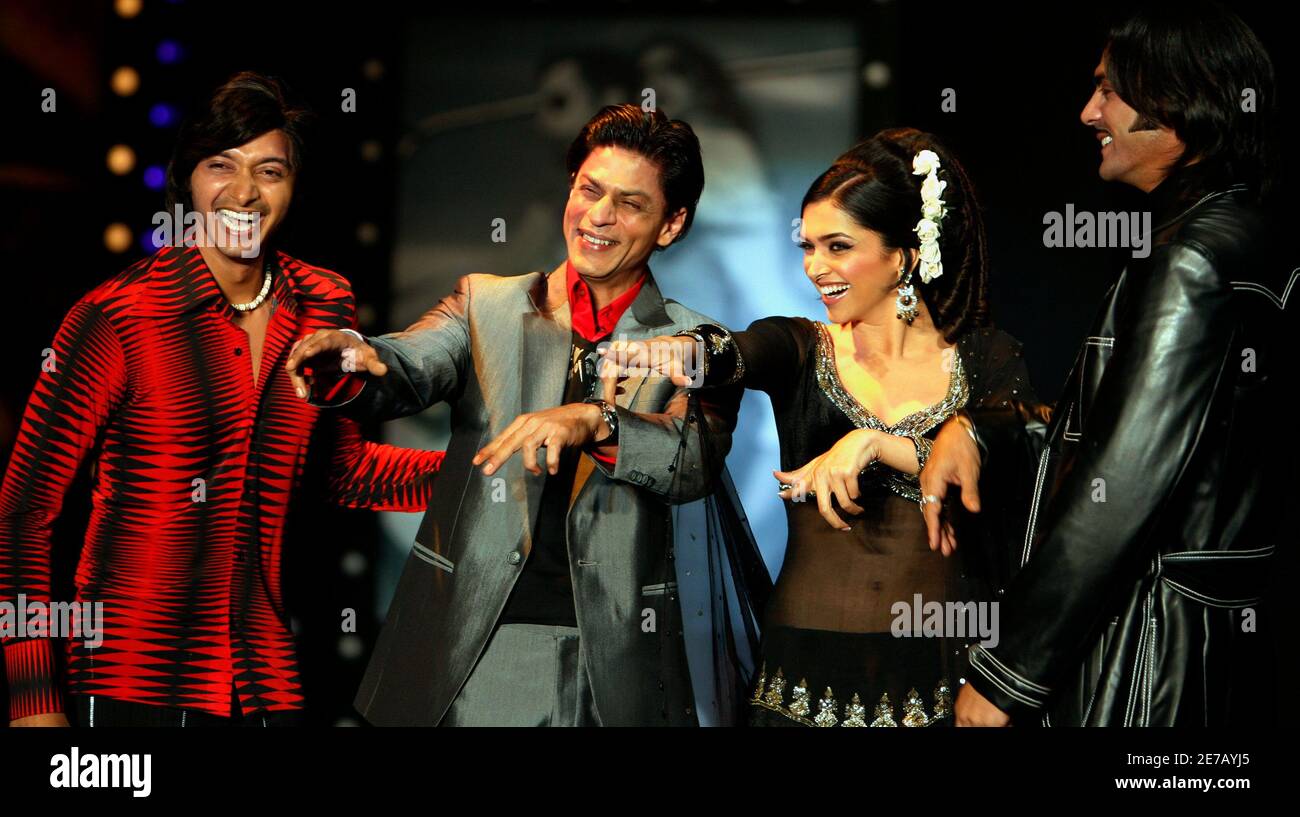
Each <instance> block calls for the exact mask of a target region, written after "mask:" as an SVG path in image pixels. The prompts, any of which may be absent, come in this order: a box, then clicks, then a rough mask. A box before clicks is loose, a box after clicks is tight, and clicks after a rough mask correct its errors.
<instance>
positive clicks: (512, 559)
mask: <svg viewBox="0 0 1300 817" xmlns="http://www.w3.org/2000/svg"><path fill="white" fill-rule="evenodd" d="M523 560H524V557H523V556H520V555H519V551H517V550H512V551H510V555H509V556H507V557H506V561H507V562H509V563H510V564H512V565H517V564H519V563H520V562H522V561H523Z"/></svg>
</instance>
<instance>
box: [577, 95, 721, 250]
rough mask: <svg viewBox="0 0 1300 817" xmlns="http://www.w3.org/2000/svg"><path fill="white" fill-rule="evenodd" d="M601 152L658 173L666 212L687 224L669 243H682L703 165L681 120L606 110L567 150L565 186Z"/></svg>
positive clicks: (626, 108)
mask: <svg viewBox="0 0 1300 817" xmlns="http://www.w3.org/2000/svg"><path fill="white" fill-rule="evenodd" d="M606 146H614V147H620V148H624V149H625V150H630V151H633V152H635V153H639V154H641V155H642V156H644V157H646V158H647V159H649V160H650V161H651V162H653V163H654V164H655V165H656V166H657V167H658V168H659V185H660V188H661V190H662V192H663V195H664V199H665V200H666V201H667V202H668V212H669V213H670V214H671V213H676V212H677V211H678V210H680V209H682V208H683V207H684V208H686V220H685V222H684V223H683V224H682V230H681V232H680V233H678V234H677V238H676V239H675V240H674V241H675V242H676V241H681V240H682V239H683V238H685V237H686V234H687V233H688V232H689V231H690V229H691V222H692V221H694V220H695V206H696V205H697V204H698V203H699V201H700V193H702V192H703V191H704V160H703V159H702V158H701V157H700V140H699V139H698V138H696V136H695V131H693V130H691V126H690V125H688V124H686V123H685V122H683V121H681V120H680V119H669V118H668V116H667V115H666V114H664V112H663V111H661V110H658V109H655V110H652V111H645V110H642V109H641V107H640V106H638V105H633V104H631V103H627V104H624V105H606V106H605V107H604V108H601V109H600V111H599V112H598V113H597V114H596V115H595V116H593V117H592V118H591V119H590V120H589V121H588V122H587V124H586V125H584V126H583V127H582V130H581V131H580V132H579V133H578V137H577V138H576V139H574V140H573V144H571V145H569V152H568V154H567V155H566V157H565V164H566V166H567V168H568V171H569V181H570V183H572V181H573V180H574V179H575V178H576V177H577V174H578V170H579V169H580V168H581V167H582V163H583V162H585V161H586V160H587V157H588V156H590V155H591V152H592V151H593V150H595V149H596V148H598V147H606ZM656 249H663V248H662V247H656Z"/></svg>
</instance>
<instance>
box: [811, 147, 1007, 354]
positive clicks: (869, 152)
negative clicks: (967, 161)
mask: <svg viewBox="0 0 1300 817" xmlns="http://www.w3.org/2000/svg"><path fill="white" fill-rule="evenodd" d="M922 150H932V151H934V153H935V154H936V155H937V156H938V157H939V180H940V181H943V182H947V184H948V186H947V187H946V188H945V189H944V191H943V203H944V208H945V209H946V211H947V212H946V213H945V215H944V217H943V221H942V222H940V225H939V250H940V254H941V258H940V260H941V261H942V263H943V274H942V275H940V276H939V277H938V278H935V279H933V280H932V281H930V283H928V284H927V283H925V282H923V281H922V280H921V276H920V271H919V267H918V268H917V271H916V272H915V273H913V275H912V285H913V286H915V287H916V291H917V294H919V295H920V297H921V299H922V300H923V301H924V302H925V305H926V308H927V309H928V310H929V312H930V317H931V319H932V320H933V321H934V325H935V327H936V328H937V329H938V330H939V331H940V332H942V333H943V336H944V338H945V339H946V340H947V341H948V342H949V343H955V342H956V341H957V339H958V338H960V337H961V336H962V335H963V334H965V332H966V331H967V330H969V329H971V328H972V327H978V326H987V325H988V323H989V309H988V245H987V242H986V240H985V237H984V220H983V218H982V217H981V215H980V207H979V201H978V200H977V199H976V197H975V187H974V186H973V185H972V184H971V181H970V177H969V176H967V175H966V170H965V168H963V167H962V166H961V164H960V163H959V162H958V161H957V159H956V158H955V157H954V156H953V155H952V154H951V153H949V152H948V149H947V148H946V147H944V146H943V145H942V144H941V143H940V142H939V141H938V140H937V139H936V138H935V137H934V136H932V135H930V134H928V133H923V132H922V131H919V130H916V129H915V128H893V129H890V130H883V131H881V132H880V133H877V134H876V135H875V136H873V137H871V138H870V139H867V140H865V141H863V142H859V143H858V144H856V145H854V146H853V147H852V148H850V149H849V150H847V151H846V152H845V153H844V154H843V155H841V156H840V157H839V158H838V159H836V160H835V163H834V164H833V165H831V167H830V169H829V170H827V171H826V172H825V173H823V174H822V175H820V176H818V177H817V180H816V181H814V182H813V183H812V186H811V187H809V188H808V192H807V194H805V195H804V197H803V204H802V205H801V207H800V212H802V211H803V210H804V209H806V208H807V207H808V205H810V204H813V203H815V202H819V201H825V200H827V199H829V200H830V201H831V202H832V203H834V204H835V206H836V207H838V208H840V209H841V210H843V211H844V212H845V213H847V214H848V215H849V216H850V217H851V218H852V219H853V220H854V221H855V222H857V223H858V225H859V226H861V227H864V228H866V229H868V230H871V231H872V232H875V233H877V234H878V235H879V236H880V238H881V240H882V241H883V242H884V245H885V249H886V250H887V251H889V252H893V251H894V250H907V251H908V267H909V268H911V266H912V265H913V264H915V263H916V258H917V256H918V254H919V253H920V249H921V243H920V241H919V240H918V239H917V237H916V232H915V231H914V228H915V227H916V222H918V221H919V220H920V219H921V182H923V181H924V180H925V176H920V175H915V174H913V173H912V159H913V157H915V156H916V154H917V153H919V152H920V151H922Z"/></svg>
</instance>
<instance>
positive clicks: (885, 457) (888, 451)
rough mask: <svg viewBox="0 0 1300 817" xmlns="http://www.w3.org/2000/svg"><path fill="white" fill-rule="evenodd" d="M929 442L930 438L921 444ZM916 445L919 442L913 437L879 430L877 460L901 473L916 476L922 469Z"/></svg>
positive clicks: (924, 444) (925, 444)
mask: <svg viewBox="0 0 1300 817" xmlns="http://www.w3.org/2000/svg"><path fill="white" fill-rule="evenodd" d="M928 442H929V441H928V440H924V441H922V443H921V445H922V446H927V445H928ZM916 447H917V443H916V442H915V441H913V440H912V438H911V437H902V436H899V435H897V434H887V433H884V432H877V435H876V451H877V457H876V461H877V462H879V463H880V464H881V465H885V466H888V467H889V468H892V469H893V470H895V471H897V472H898V473H900V474H904V475H906V476H910V477H915V476H916V475H917V474H918V473H919V472H920V470H921V463H920V461H919V460H918V458H917V449H916Z"/></svg>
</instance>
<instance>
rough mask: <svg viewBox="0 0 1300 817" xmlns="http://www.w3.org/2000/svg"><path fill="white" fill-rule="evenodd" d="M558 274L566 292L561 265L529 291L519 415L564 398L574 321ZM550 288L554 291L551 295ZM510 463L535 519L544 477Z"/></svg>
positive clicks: (517, 461)
mask: <svg viewBox="0 0 1300 817" xmlns="http://www.w3.org/2000/svg"><path fill="white" fill-rule="evenodd" d="M556 276H559V278H560V281H559V283H560V284H561V286H560V292H561V293H563V280H564V275H563V271H562V268H561V271H559V272H553V273H551V275H550V276H549V277H543V278H542V279H541V280H540V281H539V284H538V285H537V286H534V287H533V289H532V290H531V291H530V292H529V300H530V301H531V303H532V306H533V308H532V309H531V310H530V311H528V312H525V313H524V315H523V350H522V354H520V355H519V383H520V388H519V400H520V405H519V411H518V413H517V414H516V416H518V415H519V414H528V413H529V412H534V411H541V410H543V409H548V408H553V407H555V406H557V405H559V404H560V400H561V399H563V397H564V389H565V385H566V382H567V380H568V374H569V349H570V347H571V346H572V321H571V320H570V315H569V301H568V299H567V298H564V299H563V300H557V299H556V297H555V292H554V291H553V289H554V286H553V283H552V280H551V279H552V278H555V277H556ZM548 290H551V291H550V292H549V297H548ZM502 430H504V429H500V430H499V431H498V433H499V432H500V431H502ZM511 462H512V463H515V464H516V466H517V467H518V468H519V473H520V475H521V478H522V479H523V481H524V490H525V492H526V494H527V497H528V519H529V520H534V519H536V518H537V510H538V508H539V507H540V505H541V501H542V487H543V485H544V484H545V476H537V477H535V476H533V475H532V474H530V473H528V472H527V471H525V470H523V460H522V457H511Z"/></svg>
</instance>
